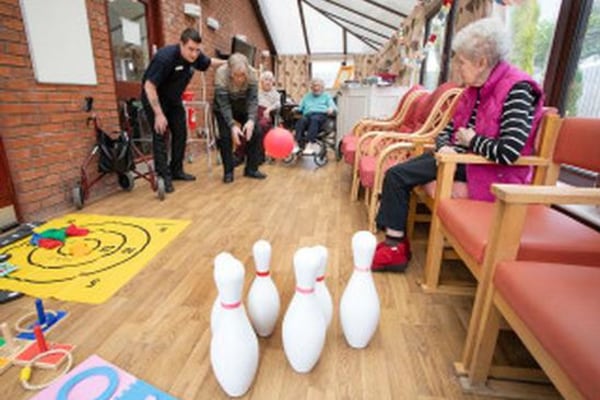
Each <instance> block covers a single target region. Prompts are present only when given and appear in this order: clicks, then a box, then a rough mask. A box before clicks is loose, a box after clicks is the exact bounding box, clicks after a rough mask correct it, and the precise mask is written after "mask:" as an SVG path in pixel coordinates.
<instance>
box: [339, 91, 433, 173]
mask: <svg viewBox="0 0 600 400" xmlns="http://www.w3.org/2000/svg"><path fill="white" fill-rule="evenodd" d="M426 93H427V91H425V90H424V89H423V87H422V86H421V85H415V86H412V87H411V88H410V89H409V90H408V91H407V92H406V93H405V94H404V96H402V99H400V102H399V103H398V107H396V111H395V112H394V114H393V115H392V116H391V117H390V118H388V119H384V120H377V119H371V118H363V119H361V120H360V121H358V122H357V123H356V124H355V125H354V127H353V128H352V131H351V132H350V133H348V134H346V135H345V136H344V137H343V138H342V142H341V151H342V154H343V157H344V161H345V162H346V163H347V164H349V165H351V166H352V165H354V155H355V153H356V146H357V144H358V139H359V138H360V136H362V135H363V134H364V133H365V132H369V131H372V130H396V129H398V128H399V127H400V126H401V125H402V121H403V120H404V118H405V117H406V114H407V111H408V108H409V106H410V104H411V103H412V102H413V101H414V100H415V99H416V98H418V97H420V96H422V95H424V94H426Z"/></svg>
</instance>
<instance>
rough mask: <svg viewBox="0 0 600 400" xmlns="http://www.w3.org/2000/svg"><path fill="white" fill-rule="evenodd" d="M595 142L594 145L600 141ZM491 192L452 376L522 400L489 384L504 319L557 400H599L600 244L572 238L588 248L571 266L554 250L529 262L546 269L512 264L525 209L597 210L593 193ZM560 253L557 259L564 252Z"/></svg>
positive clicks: (470, 386) (599, 195)
mask: <svg viewBox="0 0 600 400" xmlns="http://www.w3.org/2000/svg"><path fill="white" fill-rule="evenodd" d="M596 132H599V131H596ZM595 136H596V137H600V133H599V134H596V135H595ZM596 140H598V139H596ZM596 148H598V147H596ZM592 151H594V150H592ZM596 151H597V150H596ZM589 153H591V152H589V151H588V154H589ZM596 158H597V160H600V158H598V157H596ZM568 159H569V160H571V156H569V158H568ZM597 167H598V166H597ZM493 190H494V193H495V195H496V197H497V202H496V205H495V210H494V223H493V225H494V228H493V231H491V233H490V243H489V246H488V247H489V250H488V251H487V253H486V258H487V259H488V260H489V268H487V269H486V270H484V271H482V273H481V276H480V282H479V289H478V292H477V297H476V300H475V307H474V313H475V310H478V311H477V315H478V316H477V317H475V315H472V317H471V323H470V326H469V332H468V334H467V346H468V347H470V349H471V351H472V353H471V354H470V356H469V357H467V359H466V360H465V359H463V360H462V362H461V363H458V364H457V371H458V372H460V373H466V374H467V377H466V378H461V383H462V385H463V388H464V389H466V390H467V391H470V392H476V393H478V392H481V393H486V394H491V393H492V392H495V393H494V394H495V395H508V392H503V391H509V392H510V393H512V394H513V395H514V394H518V393H519V392H523V393H528V389H527V388H525V389H523V384H521V383H518V384H517V383H515V384H514V385H507V381H506V379H504V380H503V384H504V389H503V391H500V392H499V391H498V390H497V389H494V388H495V387H497V386H496V385H492V384H491V383H493V382H492V381H493V379H492V378H491V377H492V376H493V375H496V374H495V372H494V366H493V365H492V361H493V355H494V349H495V347H496V342H497V338H498V332H499V329H500V326H501V322H502V319H504V320H505V321H507V322H508V325H510V327H511V328H512V329H513V330H514V331H515V332H516V334H517V335H518V336H519V337H520V338H521V341H522V342H523V343H524V344H525V346H526V347H527V349H528V350H529V351H530V353H531V354H532V355H533V356H534V358H535V359H536V361H537V362H538V364H539V365H540V366H541V368H542V369H543V370H544V372H545V373H546V374H547V376H548V377H549V378H550V380H551V381H552V382H553V383H554V385H555V387H556V388H557V389H558V391H559V392H560V393H561V394H562V396H564V397H565V398H567V399H595V398H597V397H598V394H600V379H599V378H600V341H599V339H598V338H600V319H599V318H598V310H600V291H598V288H599V287H600V266H598V263H597V261H598V248H599V246H600V242H598V241H596V242H591V241H590V240H588V239H586V238H583V237H581V233H580V232H575V234H576V236H577V237H578V238H579V239H580V240H583V241H585V243H587V245H588V246H592V247H591V248H590V249H589V250H588V251H586V249H585V248H584V247H585V246H579V249H580V250H582V253H583V254H582V255H580V256H578V257H575V258H574V259H573V260H572V261H568V262H567V261H566V259H567V258H568V257H564V256H562V255H559V254H557V253H558V252H559V251H561V250H555V252H554V254H550V255H547V254H544V253H542V252H539V253H535V252H533V253H532V254H531V259H532V260H535V259H539V260H544V259H546V260H548V259H549V260H548V261H545V262H544V261H516V260H517V259H518V258H520V257H522V255H521V251H522V249H523V247H524V243H523V240H524V238H525V237H526V235H527V234H526V233H525V229H527V228H526V227H527V224H528V223H527V219H528V218H529V217H530V214H529V210H528V208H530V207H531V206H530V204H545V205H550V204H594V205H596V206H598V205H600V189H592V188H586V189H581V188H568V187H567V188H565V187H550V186H524V185H495V187H494V189H493ZM546 229H551V230H554V231H555V232H556V231H559V230H561V231H562V230H563V229H564V233H563V235H562V236H563V237H565V236H570V235H571V234H573V233H574V231H573V230H572V229H569V227H564V226H557V225H553V226H551V227H549V226H546ZM596 233H597V232H596ZM564 247H565V246H564V245H563V246H562V251H563V252H565V253H570V252H571V249H565V248H564ZM593 257H595V258H596V262H594V261H593ZM528 258H529V256H528ZM561 260H564V261H561ZM581 262H583V263H585V264H587V265H581V264H580V263H581ZM475 318H477V319H475ZM470 341H472V342H470ZM465 350H467V348H466V349H465ZM502 370H503V374H502V375H503V376H504V377H506V376H512V377H516V378H518V379H519V380H522V378H523V370H522V369H521V368H520V369H517V370H516V371H515V372H514V373H513V372H511V368H507V367H506V366H505V367H503V368H502ZM502 375H501V376H502Z"/></svg>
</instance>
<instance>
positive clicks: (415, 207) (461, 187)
mask: <svg viewBox="0 0 600 400" xmlns="http://www.w3.org/2000/svg"><path fill="white" fill-rule="evenodd" d="M557 113H558V110H557V109H556V108H553V107H545V108H544V114H543V117H542V121H541V122H540V124H539V127H538V132H537V136H536V142H535V154H536V155H537V156H538V157H540V158H543V159H548V160H549V159H550V157H551V156H552V151H554V145H555V141H556V135H555V134H551V135H547V134H546V132H545V130H544V129H545V127H546V124H545V121H546V120H545V117H546V116H548V115H551V114H557ZM545 171H546V168H545V167H540V168H536V169H535V172H534V178H533V180H532V184H534V185H536V184H538V185H539V184H542V183H543V180H544V178H545ZM435 190H436V182H435V181H433V182H429V183H427V184H425V185H421V186H417V187H415V188H414V189H413V191H412V195H411V197H410V202H409V207H408V219H407V221H406V234H407V236H408V238H409V239H410V240H411V241H412V240H414V232H415V225H416V224H417V223H418V222H430V221H431V211H432V210H433V208H434V200H435ZM450 197H452V198H466V197H469V192H468V189H467V185H466V183H465V182H453V184H452V189H451V193H450ZM419 204H423V205H424V206H425V208H426V209H427V210H428V212H420V211H419V210H420V208H419Z"/></svg>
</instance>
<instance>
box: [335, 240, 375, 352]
mask: <svg viewBox="0 0 600 400" xmlns="http://www.w3.org/2000/svg"><path fill="white" fill-rule="evenodd" d="M376 245H377V239H376V238H375V236H374V235H373V234H372V233H371V232H367V231H359V232H356V233H355V234H354V236H353V237H352V254H353V257H354V271H353V272H352V276H351V277H350V281H349V282H348V285H347V286H346V288H345V289H344V293H343V294H342V298H341V301H340V321H341V323H342V331H343V332H344V336H345V337H346V341H347V342H348V344H349V345H350V346H351V347H354V348H358V349H362V348H363V347H366V346H367V345H368V344H369V341H370V340H371V338H372V337H373V334H374V333H375V330H376V329H377V325H378V324H379V314H380V305H379V296H378V295H377V289H376V288H375V283H374V282H373V276H372V275H371V263H372V262H373V255H374V254H375V246H376Z"/></svg>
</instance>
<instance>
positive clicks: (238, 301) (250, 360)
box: [210, 257, 258, 397]
mask: <svg viewBox="0 0 600 400" xmlns="http://www.w3.org/2000/svg"><path fill="white" fill-rule="evenodd" d="M216 281H217V282H216V283H217V289H218V291H219V304H220V307H221V312H220V314H219V323H218V326H217V329H216V331H214V332H213V335H212V339H211V342H210V362H211V365H212V369H213V372H214V373H215V376H216V378H217V381H218V382H219V385H221V388H223V390H224V391H225V392H226V393H227V394H228V395H229V396H232V397H238V396H242V395H244V394H245V393H246V392H247V391H248V389H249V388H250V385H251V384H252V381H253V380H254V377H255V375H256V370H257V368H258V339H257V338H256V334H255V333H254V331H253V330H252V326H251V325H250V321H249V320H248V316H247V315H246V312H245V311H244V308H243V306H242V289H243V286H244V266H243V265H242V263H241V262H240V261H239V260H236V259H235V258H233V257H231V258H227V259H226V260H225V261H224V266H223V268H219V273H218V274H217V279H216Z"/></svg>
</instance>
